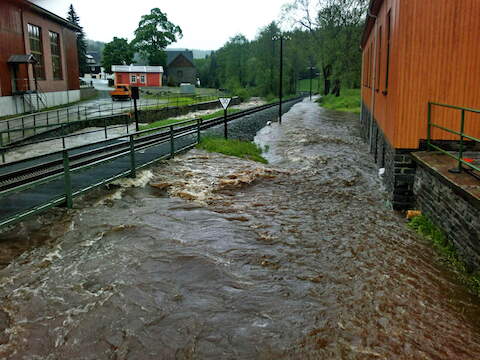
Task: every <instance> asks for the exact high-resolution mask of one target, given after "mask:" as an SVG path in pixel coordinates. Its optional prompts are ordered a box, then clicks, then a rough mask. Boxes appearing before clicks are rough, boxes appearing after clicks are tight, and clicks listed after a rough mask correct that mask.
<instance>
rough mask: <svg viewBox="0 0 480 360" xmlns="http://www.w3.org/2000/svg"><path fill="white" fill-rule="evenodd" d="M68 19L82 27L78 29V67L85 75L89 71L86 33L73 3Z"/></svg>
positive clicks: (81, 73)
mask: <svg viewBox="0 0 480 360" xmlns="http://www.w3.org/2000/svg"><path fill="white" fill-rule="evenodd" d="M67 20H68V21H70V22H71V23H72V24H74V25H76V26H78V27H79V28H80V30H78V31H77V53H78V68H79V70H80V75H82V76H83V75H84V74H85V73H86V72H88V64H87V43H86V41H85V33H84V32H83V28H82V27H81V26H80V17H79V16H78V15H77V13H76V12H75V9H74V8H73V5H70V8H69V9H68V15H67Z"/></svg>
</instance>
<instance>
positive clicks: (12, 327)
mask: <svg viewBox="0 0 480 360" xmlns="http://www.w3.org/2000/svg"><path fill="white" fill-rule="evenodd" d="M357 121H358V120H357V119H356V116H354V115H349V114H342V113H336V112H329V111H327V110H323V109H321V108H319V107H318V105H316V104H315V103H311V102H308V101H304V102H301V103H299V104H296V105H295V106H294V107H293V108H292V109H291V110H290V112H289V113H288V114H286V115H285V116H284V119H283V123H282V125H281V126H280V125H278V124H277V123H274V124H272V126H267V127H265V128H264V129H263V130H261V131H260V133H259V134H257V137H256V139H255V141H256V142H257V143H258V144H259V145H260V146H261V147H262V149H264V150H265V153H264V157H266V158H267V159H268V160H269V162H270V164H269V165H262V164H259V163H254V162H250V161H246V160H242V159H236V158H231V157H227V156H224V155H219V154H209V153H206V152H204V151H200V150H193V151H190V152H189V153H187V154H185V155H182V156H179V157H177V158H175V159H173V160H171V161H168V162H164V163H162V164H161V165H159V166H157V167H155V168H152V169H150V170H147V171H144V172H143V173H142V174H141V175H140V176H139V177H138V178H137V179H136V180H134V181H133V180H128V179H127V180H122V181H120V182H118V183H117V185H116V186H111V187H110V189H109V190H108V191H107V190H105V191H97V192H96V193H95V194H92V195H89V196H88V197H86V198H84V199H82V200H81V201H78V202H77V203H76V207H77V208H76V209H75V210H73V211H70V212H67V211H66V210H62V209H55V210H53V211H50V212H48V213H45V215H43V216H40V217H39V218H38V220H37V221H30V222H27V223H24V224H20V225H18V226H17V227H16V228H15V229H13V230H12V231H10V232H8V233H6V234H5V233H3V234H1V235H0V236H1V237H2V241H3V244H1V246H2V253H3V254H4V256H5V257H6V259H5V260H2V263H4V264H6V263H7V262H8V260H7V258H8V254H12V256H14V254H17V253H18V252H21V251H20V250H19V249H18V248H20V247H21V246H22V244H23V245H24V246H25V247H27V248H29V250H28V251H27V252H25V253H24V254H23V255H21V256H18V257H16V258H15V259H14V260H13V261H12V262H11V264H10V265H8V266H7V267H5V268H3V270H0V296H1V298H2V302H1V304H0V344H1V345H0V358H5V359H48V360H50V359H132V360H133V359H476V358H478V357H479V355H478V354H479V353H480V332H479V329H480V311H479V310H480V306H479V305H480V302H479V300H478V298H475V297H473V296H471V295H470V294H469V293H468V292H467V291H466V289H465V288H464V287H463V286H462V285H460V284H459V283H458V282H457V281H456V277H455V275H454V274H453V273H452V272H450V271H449V270H448V269H447V268H446V267H445V266H444V265H443V264H442V263H441V261H440V260H439V258H438V257H437V255H436V254H435V252H434V251H433V250H432V249H431V247H430V245H429V244H428V243H427V242H426V241H425V240H422V239H420V238H419V237H417V236H416V235H415V234H414V233H413V232H412V231H410V230H408V229H407V227H406V225H405V222H404V220H403V219H402V218H400V217H399V216H398V215H397V214H395V213H393V212H392V211H391V210H390V209H389V206H388V204H387V202H386V196H385V194H384V192H383V190H382V185H381V180H380V179H379V178H378V175H377V169H376V167H375V165H374V164H373V163H372V159H371V158H370V156H369V155H367V146H366V145H365V144H363V143H362V141H361V139H360V137H359V136H358V135H357V133H356V123H357ZM52 220H54V221H55V222H54V225H52ZM3 248H4V250H3Z"/></svg>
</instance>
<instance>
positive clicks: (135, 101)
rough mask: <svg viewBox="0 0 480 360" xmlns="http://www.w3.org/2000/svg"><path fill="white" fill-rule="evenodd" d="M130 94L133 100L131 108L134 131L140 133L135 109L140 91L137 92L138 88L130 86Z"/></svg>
mask: <svg viewBox="0 0 480 360" xmlns="http://www.w3.org/2000/svg"><path fill="white" fill-rule="evenodd" d="M131 94H132V95H131V96H132V99H133V108H134V110H135V130H136V131H140V127H139V126H138V109H137V100H138V99H140V91H139V90H138V86H132V88H131Z"/></svg>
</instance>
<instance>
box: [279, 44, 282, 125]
mask: <svg viewBox="0 0 480 360" xmlns="http://www.w3.org/2000/svg"><path fill="white" fill-rule="evenodd" d="M278 97H279V103H278V122H279V123H280V124H281V123H282V97H283V35H280V84H279V94H278Z"/></svg>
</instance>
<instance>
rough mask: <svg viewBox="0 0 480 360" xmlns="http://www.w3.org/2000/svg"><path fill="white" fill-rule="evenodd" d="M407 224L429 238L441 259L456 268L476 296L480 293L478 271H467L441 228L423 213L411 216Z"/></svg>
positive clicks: (479, 275) (465, 265) (479, 274)
mask: <svg viewBox="0 0 480 360" xmlns="http://www.w3.org/2000/svg"><path fill="white" fill-rule="evenodd" d="M409 226H410V227H411V228H412V229H414V230H415V231H416V232H417V233H419V234H420V235H422V236H424V237H425V238H427V239H429V240H430V241H431V242H432V244H433V246H434V248H435V249H436V250H437V251H438V253H439V254H440V255H441V257H442V258H443V260H444V261H445V262H446V263H448V264H449V265H450V266H451V267H452V268H454V269H455V270H456V272H457V273H458V275H459V278H460V280H461V281H462V282H463V283H464V284H466V285H467V286H468V287H469V289H470V290H472V291H473V292H474V293H475V294H476V295H477V296H478V295H480V272H478V271H477V272H474V273H471V272H469V271H468V266H467V264H466V263H465V261H464V260H463V259H462V258H461V256H460V255H459V254H458V252H457V249H456V248H455V245H454V244H453V243H452V242H451V241H450V240H449V239H448V238H447V237H446V235H445V234H444V233H443V231H442V230H441V229H439V228H438V227H437V226H435V224H433V223H432V222H431V220H430V219H428V218H427V217H426V216H424V215H420V216H417V217H415V218H413V219H412V221H411V222H410V223H409Z"/></svg>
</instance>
